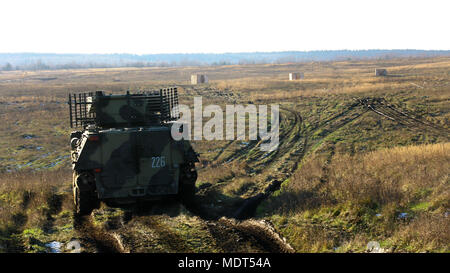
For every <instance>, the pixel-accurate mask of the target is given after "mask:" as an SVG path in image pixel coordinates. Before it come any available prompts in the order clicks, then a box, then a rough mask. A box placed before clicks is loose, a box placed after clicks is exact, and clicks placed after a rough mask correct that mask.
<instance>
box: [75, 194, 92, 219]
mask: <svg viewBox="0 0 450 273" xmlns="http://www.w3.org/2000/svg"><path fill="white" fill-rule="evenodd" d="M91 195H92V194H90V193H89V192H86V191H80V188H78V187H76V188H75V212H76V213H77V214H78V215H89V214H91V212H92V210H93V209H94V206H93V205H94V204H93V202H92V201H93V200H92V198H91Z"/></svg>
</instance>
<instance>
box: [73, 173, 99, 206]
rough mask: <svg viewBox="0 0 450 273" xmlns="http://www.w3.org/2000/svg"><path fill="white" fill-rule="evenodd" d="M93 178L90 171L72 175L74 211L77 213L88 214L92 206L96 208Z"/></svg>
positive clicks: (96, 201)
mask: <svg viewBox="0 0 450 273" xmlns="http://www.w3.org/2000/svg"><path fill="white" fill-rule="evenodd" d="M94 180H95V178H94V177H93V175H92V174H90V173H81V174H79V175H74V185H73V193H74V201H75V212H76V213H77V214H79V215H88V214H90V213H91V212H92V210H93V209H94V208H98V207H99V205H100V200H98V198H97V196H96V192H95V181H94Z"/></svg>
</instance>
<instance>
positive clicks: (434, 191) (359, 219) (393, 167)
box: [267, 143, 450, 251]
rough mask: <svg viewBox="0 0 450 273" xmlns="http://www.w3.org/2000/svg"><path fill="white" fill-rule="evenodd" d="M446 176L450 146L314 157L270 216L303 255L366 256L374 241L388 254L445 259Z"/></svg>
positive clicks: (449, 204) (449, 200)
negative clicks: (438, 254)
mask: <svg viewBox="0 0 450 273" xmlns="http://www.w3.org/2000/svg"><path fill="white" fill-rule="evenodd" d="M449 174H450V143H443V144H433V145H419V146H407V147H395V148H392V149H384V150H379V151H375V152H370V153H366V154H357V155H354V156H351V155H348V154H336V155H334V156H333V157H332V158H331V160H329V161H328V160H326V158H324V157H323V156H316V157H315V158H312V159H310V160H309V161H308V162H306V163H305V164H304V165H303V166H302V168H301V169H299V170H298V171H297V172H296V174H295V175H294V176H293V177H292V178H291V179H290V181H289V183H288V184H287V185H286V186H285V187H284V188H283V191H282V192H281V193H280V194H279V195H277V196H276V197H273V198H272V200H271V201H270V202H269V203H268V206H270V208H268V209H267V210H268V211H274V210H275V211H276V210H278V211H279V213H280V215H286V216H289V217H290V218H289V219H290V221H291V223H289V224H286V223H285V224H284V225H285V226H284V230H285V232H287V234H288V236H292V237H291V238H292V240H294V241H295V242H297V243H293V244H294V245H296V246H297V247H298V248H299V249H303V250H307V249H310V250H312V251H323V250H324V249H326V250H330V251H332V250H333V249H334V247H340V250H341V251H342V250H344V249H345V251H363V250H364V249H361V245H362V242H361V238H365V239H364V240H366V241H365V242H366V243H367V242H368V241H367V239H368V238H372V239H377V240H379V241H382V242H384V245H385V246H386V247H391V248H392V249H391V250H392V251H394V250H395V251H448V246H449V245H450V237H449V236H448V234H447V233H448V232H447V231H448V227H449V225H450V218H448V211H449V210H450V187H449V183H450V179H449ZM402 213H406V214H402ZM402 215H403V216H402ZM277 217H279V216H277ZM275 218H276V217H275ZM295 219H297V220H295ZM292 221H294V222H295V221H297V224H293V223H292ZM298 221H300V223H301V224H298ZM287 222H289V221H287ZM280 225H283V224H280ZM299 234H309V235H311V237H308V239H307V240H304V239H299V238H298V236H300V235H299ZM312 234H313V235H312ZM324 234H325V235H326V236H325V235H324ZM330 234H331V235H330ZM302 236H303V235H302ZM302 236H300V237H301V238H303V237H304V236H303V237H302ZM327 236H328V237H329V236H331V237H332V238H334V239H333V240H331V242H334V243H332V244H331V245H330V240H329V239H326V238H328V237H327ZM355 238H356V239H355ZM358 238H359V239H358Z"/></svg>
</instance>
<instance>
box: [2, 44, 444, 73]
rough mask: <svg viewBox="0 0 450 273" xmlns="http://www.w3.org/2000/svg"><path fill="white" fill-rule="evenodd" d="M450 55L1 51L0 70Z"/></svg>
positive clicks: (409, 52)
mask: <svg viewBox="0 0 450 273" xmlns="http://www.w3.org/2000/svg"><path fill="white" fill-rule="evenodd" d="M436 56H450V50H414V49H405V50H323V51H283V52H248V53H219V54H214V53H186V54H182V53H174V54H146V55H136V54H54V53H0V69H1V70H46V69H73V68H90V67H92V68H94V67H148V66H202V65H229V64H257V63H258V64H260V63H277V64H278V63H290V62H310V61H336V60H359V59H391V58H397V57H436Z"/></svg>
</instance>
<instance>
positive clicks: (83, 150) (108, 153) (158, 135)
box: [72, 93, 198, 199]
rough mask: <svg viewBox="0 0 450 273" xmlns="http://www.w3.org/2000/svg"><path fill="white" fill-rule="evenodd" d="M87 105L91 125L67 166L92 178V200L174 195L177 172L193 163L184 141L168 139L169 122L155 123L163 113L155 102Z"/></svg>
mask: <svg viewBox="0 0 450 273" xmlns="http://www.w3.org/2000/svg"><path fill="white" fill-rule="evenodd" d="M97 94H98V93H97ZM89 100H90V101H92V107H90V109H89V111H94V112H95V113H96V123H95V125H96V126H91V127H89V126H88V128H87V130H85V131H84V132H82V135H81V137H80V138H79V140H78V142H77V143H78V144H77V145H76V147H75V149H73V150H72V163H73V169H74V171H76V172H77V173H81V172H84V171H89V172H93V173H94V174H95V186H96V189H97V193H98V198H100V199H121V198H122V199H124V198H136V197H152V196H153V197H155V196H162V195H172V194H173V195H174V194H177V193H178V190H179V185H178V184H179V178H180V167H181V166H182V165H183V164H186V163H188V162H198V158H197V155H196V154H195V152H194V151H193V149H192V147H191V145H190V143H189V142H188V141H185V140H181V141H175V140H174V139H172V137H171V127H172V123H162V122H161V116H163V117H164V114H165V113H166V112H164V111H166V110H167V109H164V108H163V107H161V104H160V101H157V99H155V96H153V97H150V98H149V96H144V95H129V94H127V95H109V96H104V95H97V96H94V97H90V98H89ZM161 111H162V114H161ZM124 126H125V127H126V128H124ZM72 135H74V134H72Z"/></svg>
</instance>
